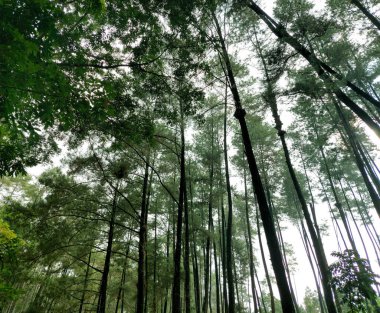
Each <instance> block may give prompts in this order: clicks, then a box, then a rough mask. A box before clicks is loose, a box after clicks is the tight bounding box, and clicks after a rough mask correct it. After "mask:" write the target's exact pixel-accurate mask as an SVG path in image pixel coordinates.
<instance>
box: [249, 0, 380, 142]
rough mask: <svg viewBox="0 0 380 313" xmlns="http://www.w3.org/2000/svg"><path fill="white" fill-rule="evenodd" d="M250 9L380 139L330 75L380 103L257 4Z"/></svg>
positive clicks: (374, 126) (372, 123)
mask: <svg viewBox="0 0 380 313" xmlns="http://www.w3.org/2000/svg"><path fill="white" fill-rule="evenodd" d="M248 7H249V8H250V9H252V10H253V11H254V12H255V13H256V14H257V15H258V16H259V18H260V19H262V20H263V21H264V22H265V23H266V24H267V26H268V27H269V28H270V30H271V31H272V32H273V33H274V34H275V35H276V36H277V37H278V38H280V39H282V40H284V41H285V42H286V43H288V44H289V45H290V46H292V47H293V48H294V49H295V50H296V51H297V52H299V53H300V54H301V55H302V56H303V57H304V58H305V59H306V60H307V61H308V62H309V64H310V65H311V66H312V67H313V69H314V70H315V72H316V73H317V74H318V76H319V77H320V78H321V79H322V80H323V81H324V83H325V85H326V87H327V88H328V89H329V90H330V91H331V92H332V93H334V94H335V96H336V97H337V98H338V99H339V100H340V101H342V102H343V103H344V104H345V105H346V106H347V107H349V108H350V109H351V110H352V111H353V112H354V113H355V114H356V115H357V116H358V117H359V118H360V119H361V120H362V121H363V122H365V123H366V124H367V125H368V126H369V127H370V128H371V129H372V130H373V131H374V132H375V134H376V135H377V136H378V137H380V126H379V125H378V124H377V123H376V122H375V121H374V120H373V119H372V118H371V117H370V116H369V115H368V114H367V113H366V112H365V111H364V110H363V109H362V108H360V107H359V106H358V105H357V104H356V103H355V102H354V101H352V99H351V98H350V97H348V96H347V95H346V94H345V93H344V92H343V91H342V89H341V88H339V87H338V85H337V84H336V83H335V82H334V81H333V79H332V78H331V77H330V76H329V75H328V73H330V74H332V75H333V76H336V78H338V79H339V80H342V81H344V82H345V83H346V85H347V86H348V87H349V88H351V89H352V90H353V91H354V92H356V93H357V94H358V95H359V96H360V97H364V98H365V99H366V100H368V101H370V102H371V103H373V104H374V105H375V106H376V107H380V102H379V101H377V100H376V99H374V98H373V97H372V96H371V95H370V94H368V93H366V92H365V91H363V90H361V89H360V88H359V87H357V86H356V85H354V84H353V83H351V82H350V81H348V80H344V79H343V77H342V76H341V75H339V74H338V73H337V72H336V71H334V70H333V69H332V68H330V67H329V66H328V65H327V64H325V63H323V62H321V61H320V60H319V59H318V58H317V57H316V56H315V55H314V54H313V53H312V52H310V51H309V50H308V49H306V47H304V46H303V45H302V44H301V43H299V42H298V41H297V39H296V38H294V37H292V36H291V35H290V34H289V33H288V32H287V31H286V29H285V28H284V26H283V25H280V24H278V23H277V22H275V21H274V20H273V19H272V18H271V17H270V16H269V15H268V14H266V13H265V12H264V11H263V10H262V9H261V8H260V7H259V6H258V5H257V4H256V3H254V2H253V1H250V2H248Z"/></svg>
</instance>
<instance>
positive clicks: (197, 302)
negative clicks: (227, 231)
mask: <svg viewBox="0 0 380 313" xmlns="http://www.w3.org/2000/svg"><path fill="white" fill-rule="evenodd" d="M188 177H189V192H190V208H191V222H192V225H193V226H194V207H193V189H192V183H191V182H192V180H191V175H190V160H189V165H188ZM196 242H197V240H196V236H195V231H194V229H193V230H192V242H191V246H192V251H193V253H192V260H193V262H192V264H193V280H194V301H195V309H196V313H201V293H200V287H199V268H198V257H197V247H196Z"/></svg>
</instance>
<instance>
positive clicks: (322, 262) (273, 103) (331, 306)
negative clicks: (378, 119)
mask: <svg viewBox="0 0 380 313" xmlns="http://www.w3.org/2000/svg"><path fill="white" fill-rule="evenodd" d="M258 46H259V45H258ZM258 51H259V55H260V58H261V61H262V63H263V67H264V71H265V75H266V84H267V92H266V97H265V98H266V101H267V102H268V104H269V106H270V108H271V111H272V115H273V119H274V122H275V128H276V130H277V134H278V136H279V137H280V140H281V145H282V149H283V151H284V156H285V161H286V165H287V168H288V171H289V174H290V177H291V179H292V183H293V186H294V189H295V191H296V194H297V197H298V200H299V202H300V204H301V209H302V212H303V216H304V217H305V221H306V225H307V228H308V231H309V233H310V237H311V240H312V242H313V247H314V250H315V252H316V256H317V259H318V268H319V270H320V273H321V276H322V287H323V291H324V294H325V300H326V305H327V309H328V312H329V313H336V307H335V303H334V296H333V293H332V289H331V285H330V281H331V277H330V271H329V268H328V263H327V259H326V254H325V251H324V248H323V244H322V241H321V238H320V237H319V236H318V233H317V231H316V229H315V227H314V225H313V222H312V219H311V216H310V213H309V210H308V207H307V203H306V200H305V197H304V195H303V192H302V189H301V186H300V184H299V182H298V178H297V176H296V173H295V170H294V167H293V164H292V162H291V159H290V153H289V149H288V146H287V143H286V140H285V133H286V132H285V131H284V130H283V129H282V121H281V118H280V115H279V113H278V108H277V100H276V96H275V94H274V90H273V86H272V81H271V78H270V77H269V74H268V69H267V65H266V61H265V59H264V57H263V55H262V52H261V49H260V48H258ZM289 279H290V278H289Z"/></svg>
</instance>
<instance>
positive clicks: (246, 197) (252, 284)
mask: <svg viewBox="0 0 380 313" xmlns="http://www.w3.org/2000/svg"><path fill="white" fill-rule="evenodd" d="M244 197H245V219H246V223H247V234H248V236H247V237H248V247H247V248H248V253H249V272H250V276H251V288H252V296H253V304H254V312H255V313H257V312H258V304H257V300H256V297H255V294H256V284H255V269H254V263H253V244H252V235H251V224H250V222H249V220H250V218H249V212H248V190H247V173H246V170H245V167H244Z"/></svg>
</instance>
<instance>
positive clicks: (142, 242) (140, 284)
mask: <svg viewBox="0 0 380 313" xmlns="http://www.w3.org/2000/svg"><path fill="white" fill-rule="evenodd" d="M148 180H149V155H148V158H147V162H146V165H145V174H144V182H143V189H142V199H141V214H140V230H139V261H138V269H137V298H136V313H144V303H145V296H146V279H145V267H146V264H145V261H146V244H147V226H148V225H147V218H148V197H147V195H148Z"/></svg>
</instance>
